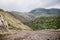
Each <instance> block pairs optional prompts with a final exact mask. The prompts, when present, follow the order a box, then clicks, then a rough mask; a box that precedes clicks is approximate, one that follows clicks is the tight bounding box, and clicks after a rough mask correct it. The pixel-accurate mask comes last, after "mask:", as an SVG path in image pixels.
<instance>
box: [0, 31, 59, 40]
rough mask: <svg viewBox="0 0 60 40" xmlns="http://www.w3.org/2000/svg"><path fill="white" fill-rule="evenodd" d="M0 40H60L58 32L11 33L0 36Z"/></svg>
mask: <svg viewBox="0 0 60 40" xmlns="http://www.w3.org/2000/svg"><path fill="white" fill-rule="evenodd" d="M0 40H60V30H41V31H12V34H4V35H2V34H0Z"/></svg>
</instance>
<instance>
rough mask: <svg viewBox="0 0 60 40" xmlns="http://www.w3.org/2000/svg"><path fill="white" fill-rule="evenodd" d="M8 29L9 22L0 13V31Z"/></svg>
mask: <svg viewBox="0 0 60 40" xmlns="http://www.w3.org/2000/svg"><path fill="white" fill-rule="evenodd" d="M7 31H8V23H7V21H6V20H5V19H4V18H3V16H2V15H1V14H0V32H7Z"/></svg>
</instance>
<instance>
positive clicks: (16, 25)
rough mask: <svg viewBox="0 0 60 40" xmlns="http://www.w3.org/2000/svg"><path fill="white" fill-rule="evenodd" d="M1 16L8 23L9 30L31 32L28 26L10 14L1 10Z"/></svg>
mask: <svg viewBox="0 0 60 40" xmlns="http://www.w3.org/2000/svg"><path fill="white" fill-rule="evenodd" d="M0 14H1V15H3V17H4V19H5V20H6V21H7V22H8V26H9V29H15V30H31V28H29V27H28V26H27V25H24V24H23V23H22V22H21V21H20V20H18V19H16V18H15V17H14V16H12V15H11V14H10V13H9V12H7V11H3V10H0Z"/></svg>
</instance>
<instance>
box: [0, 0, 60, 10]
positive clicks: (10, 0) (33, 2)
mask: <svg viewBox="0 0 60 40" xmlns="http://www.w3.org/2000/svg"><path fill="white" fill-rule="evenodd" d="M54 7H55V8H60V0H0V8H2V9H5V10H8V11H30V10H32V9H35V8H54Z"/></svg>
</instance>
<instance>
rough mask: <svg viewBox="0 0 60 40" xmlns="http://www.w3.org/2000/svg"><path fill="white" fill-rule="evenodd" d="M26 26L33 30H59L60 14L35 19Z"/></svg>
mask: <svg viewBox="0 0 60 40" xmlns="http://www.w3.org/2000/svg"><path fill="white" fill-rule="evenodd" d="M28 25H29V26H30V27H31V28H32V29H33V30H41V29H60V14H53V15H47V16H40V17H36V18H35V19H34V20H32V21H30V23H29V24H28Z"/></svg>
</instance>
